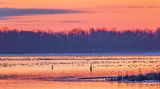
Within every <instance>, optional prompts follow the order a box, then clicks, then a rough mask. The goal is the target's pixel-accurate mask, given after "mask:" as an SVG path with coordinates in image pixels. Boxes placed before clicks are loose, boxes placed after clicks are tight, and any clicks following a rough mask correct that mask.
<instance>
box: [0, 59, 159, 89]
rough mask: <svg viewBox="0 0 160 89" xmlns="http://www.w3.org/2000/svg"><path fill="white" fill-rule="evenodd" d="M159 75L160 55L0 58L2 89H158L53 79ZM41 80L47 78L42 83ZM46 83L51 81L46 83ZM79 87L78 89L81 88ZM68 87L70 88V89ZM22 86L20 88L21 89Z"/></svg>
mask: <svg viewBox="0 0 160 89" xmlns="http://www.w3.org/2000/svg"><path fill="white" fill-rule="evenodd" d="M148 72H160V56H53V57H51V56H48V57H0V87H3V89H36V88H38V89H53V87H54V89H61V88H65V89H91V88H93V89H107V88H108V89H109V88H110V87H112V88H113V89H149V88H151V87H152V89H158V88H159V87H160V84H159V83H157V84H156V83H151V84H149V83H147V84H144V83H143V84H142V83H133V84H132V83H109V82H93V81H92V82H89V81H88V82H67V81H66V82H62V81H59V82H56V81H51V80H50V79H53V78H59V77H61V78H63V77H65V76H66V77H67V76H68V77H71V76H72V77H73V76H78V77H82V76H83V77H87V76H110V75H127V74H139V73H148ZM41 78H46V79H44V80H46V81H44V80H41ZM47 78H48V80H50V81H47ZM80 85H81V86H80ZM70 86H71V87H70ZM22 87H23V88H22Z"/></svg>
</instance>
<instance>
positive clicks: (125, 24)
mask: <svg viewBox="0 0 160 89" xmlns="http://www.w3.org/2000/svg"><path fill="white" fill-rule="evenodd" d="M4 26H7V27H8V28H10V29H14V28H15V29H22V30H43V31H69V30H72V29H74V28H82V29H89V28H108V29H113V28H117V29H118V30H127V29H136V28H140V29H155V28H157V27H159V26H160V0H0V27H1V28H2V27H4Z"/></svg>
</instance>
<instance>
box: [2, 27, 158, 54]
mask: <svg viewBox="0 0 160 89" xmlns="http://www.w3.org/2000/svg"><path fill="white" fill-rule="evenodd" d="M153 51H154V52H160V28H157V29H156V31H155V32H147V31H141V30H135V31H124V32H120V31H109V30H106V29H100V30H97V29H90V30H89V31H84V30H80V29H74V30H73V31H70V32H67V33H62V32H59V33H47V32H32V31H17V30H12V31H0V53H1V54H2V53H3V54H4V53H109V52H153Z"/></svg>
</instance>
